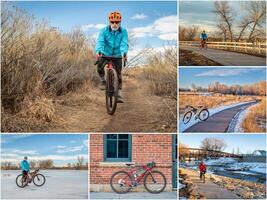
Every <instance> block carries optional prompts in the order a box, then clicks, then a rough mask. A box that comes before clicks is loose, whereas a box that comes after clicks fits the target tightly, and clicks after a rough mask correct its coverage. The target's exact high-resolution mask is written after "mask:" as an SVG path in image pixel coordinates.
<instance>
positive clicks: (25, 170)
mask: <svg viewBox="0 0 267 200" xmlns="http://www.w3.org/2000/svg"><path fill="white" fill-rule="evenodd" d="M20 168H21V170H22V174H23V175H24V176H25V177H27V178H29V176H28V173H29V171H30V164H29V162H28V157H27V156H25V157H24V159H23V161H21V163H20Z"/></svg>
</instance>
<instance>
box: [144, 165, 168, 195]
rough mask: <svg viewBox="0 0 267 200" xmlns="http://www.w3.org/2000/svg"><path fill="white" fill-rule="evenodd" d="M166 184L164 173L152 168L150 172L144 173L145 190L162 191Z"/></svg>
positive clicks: (154, 192)
mask: <svg viewBox="0 0 267 200" xmlns="http://www.w3.org/2000/svg"><path fill="white" fill-rule="evenodd" d="M166 185H167V181H166V177H165V175H164V174H163V173H162V172H160V171H156V170H153V171H152V172H150V173H148V174H146V176H145V179H144V186H145V188H146V190H147V191H148V192H150V193H153V194H158V193H161V192H163V191H164V189H165V187H166Z"/></svg>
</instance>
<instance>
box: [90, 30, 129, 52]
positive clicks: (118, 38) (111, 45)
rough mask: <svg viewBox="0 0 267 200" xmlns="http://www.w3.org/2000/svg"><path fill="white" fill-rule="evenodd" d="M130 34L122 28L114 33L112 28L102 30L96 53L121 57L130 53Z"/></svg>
mask: <svg viewBox="0 0 267 200" xmlns="http://www.w3.org/2000/svg"><path fill="white" fill-rule="evenodd" d="M128 47H129V45H128V33H127V30H126V29H124V28H122V27H120V28H119V29H118V30H117V31H112V29H111V27H110V26H107V27H105V28H103V29H102V30H101V32H100V33H99V36H98V39H97V42H96V48H95V51H96V53H99V52H101V53H103V54H104V55H106V56H121V55H124V54H127V53H128Z"/></svg>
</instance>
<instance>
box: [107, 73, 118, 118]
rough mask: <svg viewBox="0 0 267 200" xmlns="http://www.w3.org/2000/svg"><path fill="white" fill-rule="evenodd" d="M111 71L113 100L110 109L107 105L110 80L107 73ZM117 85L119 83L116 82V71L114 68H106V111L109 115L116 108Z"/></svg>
mask: <svg viewBox="0 0 267 200" xmlns="http://www.w3.org/2000/svg"><path fill="white" fill-rule="evenodd" d="M111 72H112V73H113V75H114V80H113V82H114V84H113V85H114V102H113V106H112V107H111V109H110V106H109V98H110V97H109V88H110V85H109V84H110V82H109V80H108V78H109V75H110V74H109V73H111ZM118 87H119V84H118V75H117V72H116V70H115V69H107V70H106V109H107V113H108V114H109V115H113V114H114V113H115V111H116V108H117V100H118V90H119V89H118Z"/></svg>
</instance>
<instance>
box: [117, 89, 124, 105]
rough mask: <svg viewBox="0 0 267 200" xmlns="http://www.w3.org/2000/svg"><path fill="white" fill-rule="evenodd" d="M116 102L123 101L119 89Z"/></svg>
mask: <svg viewBox="0 0 267 200" xmlns="http://www.w3.org/2000/svg"><path fill="white" fill-rule="evenodd" d="M117 103H124V100H123V97H122V94H121V90H119V92H118V99H117Z"/></svg>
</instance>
